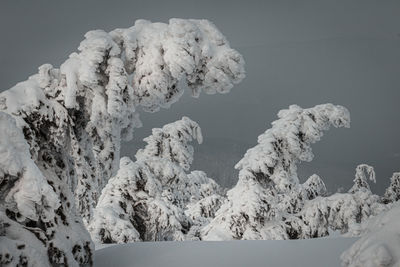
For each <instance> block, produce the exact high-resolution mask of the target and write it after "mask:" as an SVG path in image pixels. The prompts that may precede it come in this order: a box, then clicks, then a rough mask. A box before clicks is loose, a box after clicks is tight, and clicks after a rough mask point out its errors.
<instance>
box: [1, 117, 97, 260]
mask: <svg viewBox="0 0 400 267" xmlns="http://www.w3.org/2000/svg"><path fill="white" fill-rule="evenodd" d="M0 133H1V138H0V204H1V205H0V265H1V266H48V265H50V264H51V265H54V266H61V265H67V264H69V265H70V266H77V265H84V264H92V260H93V259H92V257H91V253H92V252H91V251H92V250H93V245H92V242H91V240H90V236H89V234H88V232H87V231H86V229H85V227H84V226H83V224H82V219H81V218H80V215H79V214H77V213H76V210H75V209H74V207H73V206H74V203H73V202H72V203H70V202H65V201H66V199H71V198H72V196H68V195H63V194H61V195H57V194H56V192H55V190H54V187H55V186H62V187H64V188H61V190H63V191H64V190H65V187H67V185H57V182H58V181H57V180H58V178H57V177H56V176H55V175H54V176H52V175H51V176H49V179H47V178H46V177H45V176H44V173H47V172H46V171H45V170H41V169H39V168H38V166H37V165H36V164H35V162H34V161H33V160H32V157H31V154H30V152H29V145H28V143H27V141H26V140H25V137H24V135H23V133H22V131H21V129H20V128H18V127H17V125H16V122H15V119H13V118H12V117H11V116H10V115H8V114H6V113H4V112H0ZM64 192H66V193H69V194H70V195H71V194H72V193H71V192H70V191H64ZM72 199H73V198H72Z"/></svg>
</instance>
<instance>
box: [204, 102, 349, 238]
mask: <svg viewBox="0 0 400 267" xmlns="http://www.w3.org/2000/svg"><path fill="white" fill-rule="evenodd" d="M278 118H279V119H278V120H276V121H274V122H273V123H272V128H271V129H268V130H267V131H266V132H265V133H263V134H262V135H260V136H259V137H258V145H256V146H255V147H253V148H251V149H249V150H248V151H247V152H246V154H245V156H244V157H243V159H242V160H240V161H239V162H238V163H237V164H236V166H235V168H237V169H239V171H240V172H239V181H238V183H237V185H236V186H235V187H234V188H233V189H231V190H229V191H228V201H227V202H226V203H224V204H223V205H222V207H221V209H220V210H219V211H218V212H217V214H216V217H215V219H213V220H212V221H211V223H210V224H209V225H207V226H206V227H205V228H204V229H203V230H202V234H203V237H204V239H206V240H209V239H211V240H214V239H216V240H221V239H224V240H226V239H228V240H229V239H286V238H290V237H291V236H292V235H293V234H292V233H288V231H286V228H287V227H286V225H285V223H284V221H285V220H286V218H287V217H289V216H290V215H291V214H295V213H298V212H300V210H301V209H302V207H303V205H304V202H305V200H307V197H308V195H310V193H311V192H310V190H309V187H310V184H312V183H314V182H312V180H315V181H316V182H317V183H320V182H319V181H318V179H316V178H312V180H310V181H309V182H308V183H306V185H305V186H304V187H306V188H307V189H308V190H305V189H304V188H303V186H302V185H301V184H300V183H299V179H298V177H297V167H296V164H297V163H298V162H300V161H311V160H312V158H313V154H312V152H311V144H312V143H315V142H316V141H319V140H320V138H321V137H322V135H323V131H324V130H328V129H329V127H330V126H331V125H333V126H334V127H349V126H350V115H349V112H348V111H347V109H345V108H344V107H341V106H334V105H332V104H324V105H318V106H315V107H313V108H309V109H302V108H301V107H299V106H296V105H292V106H290V107H289V109H285V110H281V111H280V112H279V113H278ZM318 187H319V189H321V187H323V186H322V185H319V186H318ZM322 190H323V188H322ZM293 237H294V236H293Z"/></svg>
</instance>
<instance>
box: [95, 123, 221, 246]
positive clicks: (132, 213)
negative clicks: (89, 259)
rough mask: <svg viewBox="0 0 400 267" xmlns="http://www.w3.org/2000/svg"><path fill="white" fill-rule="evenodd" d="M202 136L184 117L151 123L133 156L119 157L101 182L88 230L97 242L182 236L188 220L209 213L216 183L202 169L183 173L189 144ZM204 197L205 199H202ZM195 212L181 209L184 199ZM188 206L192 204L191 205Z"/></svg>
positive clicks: (198, 221)
mask: <svg viewBox="0 0 400 267" xmlns="http://www.w3.org/2000/svg"><path fill="white" fill-rule="evenodd" d="M192 139H196V140H197V141H198V142H199V143H201V142H202V135H201V130H200V127H199V126H198V124H197V123H196V122H194V121H192V120H190V119H189V118H187V117H183V118H182V120H179V121H176V122H174V123H170V124H167V125H165V126H164V127H163V128H155V129H153V131H152V135H151V136H149V137H147V138H145V139H144V141H146V142H147V145H146V146H145V148H144V149H140V150H139V151H138V152H137V153H136V159H137V160H136V162H132V161H131V160H130V159H129V158H127V157H124V158H122V159H121V163H120V169H119V171H118V173H117V175H116V176H114V177H113V178H111V179H110V180H109V182H108V184H107V186H106V187H105V188H104V190H103V192H102V194H101V197H100V200H99V203H98V205H97V207H96V209H95V214H94V218H93V220H92V221H91V223H90V224H89V231H90V232H91V234H92V237H93V239H94V240H95V241H97V242H102V243H126V242H134V241H162V240H185V239H188V238H189V239H193V238H195V232H193V231H192V233H193V234H192V236H189V237H188V236H186V234H188V232H189V229H190V228H191V226H192V225H193V224H196V226H197V227H200V226H201V224H202V223H204V220H202V219H203V218H208V217H212V216H213V215H214V212H215V209H216V208H218V207H219V206H218V203H219V202H220V201H221V199H222V196H220V195H219V186H218V185H217V184H216V183H215V182H214V181H213V180H212V179H210V178H208V177H207V176H206V175H205V173H204V172H201V171H193V172H191V173H190V174H186V173H185V171H188V170H189V168H190V164H191V163H192V160H193V147H192V146H191V145H189V144H188V143H189V142H190V141H192ZM206 199H207V200H206ZM190 204H192V205H197V206H201V208H200V209H201V212H199V213H196V214H195V213H194V212H192V213H190V214H191V215H192V216H188V215H186V214H185V210H186V208H187V207H188V205H190ZM192 209H193V208H192Z"/></svg>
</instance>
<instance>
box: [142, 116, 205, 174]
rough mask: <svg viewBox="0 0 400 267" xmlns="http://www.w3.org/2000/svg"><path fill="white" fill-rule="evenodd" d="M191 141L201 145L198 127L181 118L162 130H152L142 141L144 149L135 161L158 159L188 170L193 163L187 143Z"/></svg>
mask: <svg viewBox="0 0 400 267" xmlns="http://www.w3.org/2000/svg"><path fill="white" fill-rule="evenodd" d="M193 139H196V140H197V142H198V143H199V144H201V143H202V141H203V137H202V135H201V129H200V126H199V125H198V124H197V123H196V122H195V121H192V120H191V119H189V118H188V117H183V118H182V119H181V120H178V121H176V122H173V123H169V124H167V125H165V126H164V127H163V128H154V129H153V130H152V135H150V136H149V137H146V138H145V139H144V141H145V142H146V143H147V145H146V147H145V148H144V149H140V150H138V152H137V153H136V159H137V160H140V159H145V158H146V157H159V158H163V159H168V160H169V161H171V162H173V163H176V164H178V165H179V166H181V167H182V168H183V169H184V170H189V168H190V164H191V163H192V161H193V147H192V146H191V145H189V144H188V142H190V141H192V140H193Z"/></svg>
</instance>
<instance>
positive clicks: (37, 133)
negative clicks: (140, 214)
mask: <svg viewBox="0 0 400 267" xmlns="http://www.w3.org/2000/svg"><path fill="white" fill-rule="evenodd" d="M244 76H245V74H244V61H243V58H242V56H241V55H240V54H239V53H238V52H237V51H236V50H233V49H231V48H230V46H229V43H228V41H227V40H226V39H225V37H224V36H223V35H222V34H221V33H220V32H219V31H218V29H217V28H216V27H215V26H214V25H213V24H212V23H211V22H209V21H206V20H184V19H171V20H170V21H169V23H168V24H166V23H151V22H150V21H145V20H138V21H136V23H135V25H134V26H133V27H131V28H127V29H116V30H114V31H112V32H109V33H107V32H105V31H102V30H95V31H90V32H88V33H87V34H86V35H85V39H84V40H83V41H82V42H81V44H80V46H79V48H78V52H76V53H72V54H71V55H70V56H69V58H68V59H67V60H66V61H65V62H64V63H63V64H62V65H61V66H60V68H54V67H53V66H52V65H50V64H45V65H42V66H40V67H39V71H38V74H35V75H33V76H31V77H30V78H29V79H28V80H27V81H24V82H21V83H19V84H17V85H16V86H14V87H13V88H11V89H9V90H7V91H4V92H2V93H0V111H1V112H5V113H8V114H10V115H11V116H12V117H13V118H14V119H15V121H16V125H17V127H18V128H19V129H20V130H21V131H22V133H23V136H24V138H25V140H26V142H27V144H28V146H29V154H30V159H31V160H32V162H33V163H32V164H35V165H36V168H38V169H39V170H40V171H41V173H42V176H43V177H44V179H45V181H46V182H47V184H48V185H50V187H51V190H52V191H53V192H54V193H55V195H56V196H57V198H58V199H59V201H60V203H61V205H60V207H58V208H57V212H58V214H57V216H60V217H62V218H66V219H62V220H57V221H56V226H55V227H56V228H57V227H61V226H60V225H61V224H63V223H64V222H63V221H65V224H68V225H67V226H68V227H71V228H74V227H77V229H78V228H79V229H80V228H82V229H84V227H83V225H82V221H81V219H80V217H82V219H83V223H84V224H85V225H87V224H88V223H89V222H90V221H91V218H92V216H93V209H94V208H95V206H96V204H97V202H98V199H99V196H100V193H101V190H102V189H103V188H104V186H105V185H106V184H107V181H108V180H109V178H110V177H112V176H114V175H116V173H117V171H118V168H119V161H120V145H121V141H123V140H130V139H131V138H132V137H133V129H134V128H136V127H140V126H141V122H140V120H139V116H138V110H145V111H151V112H154V111H157V110H159V109H160V107H169V106H170V105H171V104H172V103H174V102H176V101H177V100H178V99H179V97H180V96H181V95H182V93H183V89H184V88H185V85H188V86H189V87H190V88H191V90H192V93H193V96H196V97H197V96H198V95H199V94H200V92H201V91H202V90H203V91H205V92H206V93H216V92H218V93H226V92H229V90H230V89H231V88H232V86H233V84H236V83H238V82H240V81H241V80H242V79H243V78H244ZM196 138H197V137H196ZM172 152H173V151H172ZM173 157H174V156H173ZM185 157H186V156H185V155H182V158H185ZM178 160H181V159H180V158H179V159H178ZM187 160H189V159H187ZM181 164H182V166H184V165H185V164H187V163H185V162H184V161H182V163H181ZM160 166H161V164H160ZM159 168H161V167H159ZM179 168H181V167H180V166H179ZM157 171H160V170H157ZM27 177H28V176H27ZM38 177H39V176H38ZM28 178H29V177H28ZM28 178H26V177H25V178H24V177H19V179H23V180H29V179H30V178H29V179H28ZM7 179H9V178H7ZM10 179H11V178H10ZM37 179H39V178H37ZM9 182H11V180H10V181H9V180H4V183H5V188H8V187H11V186H12V185H9ZM26 186H28V185H26ZM32 190H36V189H35V187H33V188H32ZM32 192H33V191H32ZM20 194H22V193H16V195H15V197H16V199H17V201H16V205H17V206H18V205H22V206H23V205H25V204H20V202H19V200H18V199H21V201H22V199H23V198H18V196H19V195H20ZM48 197H49V198H51V194H48ZM33 199H34V198H33ZM35 201H36V200H35ZM21 203H22V202H21ZM153 206H154V207H155V208H160V207H161V206H157V205H153ZM1 208H2V209H3V210H5V207H4V204H3V203H1ZM3 217H4V219H3ZM2 220H12V221H14V222H15V223H16V224H20V226H18V227H25V226H24V224H23V223H22V222H19V221H17V220H16V219H15V218H14V217H13V216H11V215H9V214H5V215H3V216H2ZM70 221H71V222H70ZM36 223H37V221H36ZM75 224H76V226H75ZM16 227H17V226H16ZM57 229H58V228H57ZM60 231H61V230H60ZM68 231H69V230H68ZM82 231H83V232H85V231H84V230H82ZM82 231H81V230H76V231H75V232H76V233H77V238H78V239H79V238H80V239H81V240H80V242H81V243H82V244H84V245H82V246H79V247H76V248H75V250H74V251H75V252H74V255H75V254H76V255H78V256H79V260H78V262H79V264H81V263H82V264H83V263H84V262H85V261H86V259H89V260H88V261H87V262H89V261H91V259H92V252H93V251H92V249H93V247H92V243H91V241H90V238H89V237H88V235H87V233H83V234H81V232H82ZM6 233H8V232H6ZM60 233H61V232H60ZM55 235H58V232H56V233H55ZM21 238H22V236H21ZM46 242H47V241H46ZM46 242H45V244H44V245H45V246H48V245H49V244H48V243H46ZM65 244H69V243H68V242H65ZM83 246H86V247H85V248H84V247H83ZM36 247H37V249H39V248H40V246H36ZM68 249H69V248H67V250H68ZM9 251H10V252H11V253H10V255H14V254H13V253H14V252H15V250H14V248H13V249H11V248H10V250H9ZM53 251H54V253H52V255H56V256H54V257H55V258H57V259H55V261H56V260H60V259H62V258H63V255H62V253H61V252H60V253H58V251H57V250H56V249H53ZM56 252H57V253H56ZM41 253H42V254H43V253H46V252H45V251H42V252H41ZM63 253H64V252H63ZM65 253H69V252H65ZM60 255H61V256H60ZM76 255H75V256H74V257H78V256H76ZM49 257H50V256H49ZM68 257H69V255H67V258H68ZM81 258H82V259H83V260H81ZM68 259H69V258H68ZM72 262H73V260H71V261H70V262H69V264H73V263H72Z"/></svg>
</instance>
